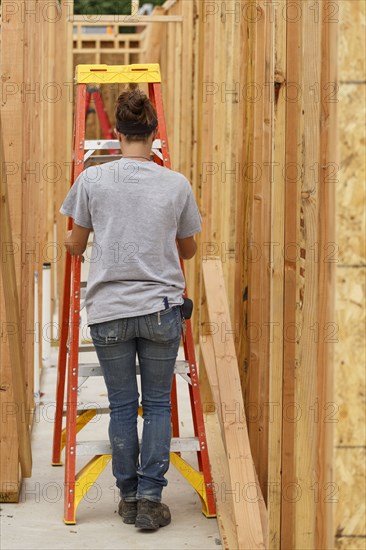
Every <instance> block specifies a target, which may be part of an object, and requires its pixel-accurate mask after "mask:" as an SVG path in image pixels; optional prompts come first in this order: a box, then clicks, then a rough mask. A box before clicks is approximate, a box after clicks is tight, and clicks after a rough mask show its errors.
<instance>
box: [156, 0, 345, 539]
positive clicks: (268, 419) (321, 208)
mask: <svg viewBox="0 0 366 550" xmlns="http://www.w3.org/2000/svg"><path fill="white" fill-rule="evenodd" d="M189 4H190V8H189V9H188V7H187V3H184V4H183V3H182V2H179V1H178V2H175V3H174V5H173V6H172V7H171V8H170V9H169V10H168V11H167V13H168V14H171V13H174V14H179V13H181V14H183V18H184V20H183V26H184V25H185V28H186V29H190V30H187V31H185V32H183V36H184V37H185V38H186V37H188V39H187V40H185V45H186V44H193V48H192V49H190V47H189V46H188V49H187V51H185V54H184V56H183V59H184V57H188V58H189V57H191V60H190V62H189V61H187V60H186V62H185V66H184V67H185V70H184V71H182V72H183V79H182V78H181V77H180V75H178V74H177V67H178V66H179V64H180V54H179V50H178V48H179V43H180V30H179V28H178V26H172V25H171V26H169V27H167V29H166V31H165V32H164V33H163V34H162V43H161V59H160V61H161V66H162V69H163V74H164V75H165V77H166V78H165V80H164V82H166V90H165V94H166V101H165V104H166V105H167V109H168V128H169V135H170V136H171V142H172V153H173V167H174V168H175V169H177V170H180V171H182V172H184V173H185V174H186V176H187V177H188V178H190V180H191V182H192V186H193V188H194V190H195V193H196V197H197V200H198V202H199V205H200V209H201V213H202V215H203V220H204V225H203V232H202V235H201V237H200V254H199V256H198V258H197V259H196V262H195V263H194V262H193V263H191V264H190V265H189V268H188V273H189V278H188V283H189V285H190V287H191V288H192V287H193V286H194V287H195V294H194V296H195V299H196V304H197V305H198V308H199V302H200V300H197V296H198V297H200V296H201V289H202V285H201V286H200V287H199V291H198V293H197V283H198V282H199V281H200V265H201V262H202V261H203V262H205V261H206V260H207V258H209V257H210V256H219V257H220V258H221V260H222V263H223V272H224V276H225V282H226V287H227V292H228V300H229V304H230V311H231V316H232V324H233V327H235V340H236V348H237V353H238V358H239V366H240V370H241V380H242V388H243V393H244V396H245V400H244V401H245V407H246V417H247V422H248V431H249V437H250V443H251V450H252V455H253V460H254V463H255V467H256V471H257V474H258V478H259V482H260V485H261V488H262V491H263V494H264V497H265V500H266V504H267V506H268V512H269V531H270V533H269V541H270V548H284V549H285V548H286V549H290V548H332V547H333V544H334V529H333V511H334V499H332V498H331V497H329V494H328V493H327V490H328V491H329V490H330V488H333V487H334V486H335V485H334V475H333V442H332V438H333V431H332V426H333V424H332V420H329V418H328V417H327V416H326V412H327V411H328V413H330V409H329V407H331V406H332V402H333V380H332V365H333V363H332V346H333V339H332V337H331V335H329V332H327V331H329V330H330V329H331V327H332V326H333V324H334V323H335V317H334V312H333V295H334V288H335V284H334V263H333V262H332V255H331V254H330V253H331V246H332V243H334V218H335V208H334V204H335V192H334V186H333V185H332V183H333V182H332V166H334V163H336V162H337V147H336V124H337V116H336V107H337V103H336V101H334V97H335V96H334V94H335V93H336V89H337V57H336V56H337V32H338V26H337V24H336V22H335V21H333V18H332V13H333V12H332V13H329V9H330V6H329V3H327V2H325V1H323V2H320V3H317V5H316V8H317V9H318V10H319V11H318V12H315V13H313V11H312V3H311V2H309V1H307V0H304V1H303V2H301V3H299V2H290V1H286V0H281V1H280V2H274V3H273V4H272V3H270V2H264V1H263V2H261V1H254V0H253V1H251V0H248V1H246V2H242V3H235V6H234V7H233V6H231V9H229V8H230V6H227V3H212V2H205V1H197V2H190V3H189ZM334 6H335V8H337V4H336V3H334ZM225 10H226V11H225ZM187 20H188V21H187ZM189 21H190V24H189ZM239 45H240V47H239ZM187 69H190V70H191V72H190V73H188V72H187ZM172 75H173V76H172ZM187 81H188V83H189V90H190V94H189V93H188V94H187V88H186V87H185V83H186V82H187ZM192 97H193V98H194V99H193V112H192V103H191V101H192ZM177 103H179V104H180V105H181V108H180V109H179V107H178V105H177ZM183 121H184V124H183ZM187 121H188V123H187ZM187 124H188V126H189V127H191V128H192V130H193V132H192V133H191V136H192V139H191V148H190V147H189V145H188V148H187V134H184V133H183V132H184V131H185V129H186V125H187ZM195 165H196V168H195ZM190 166H191V169H190V168H189V167H190ZM191 293H192V292H191ZM196 313H197V312H196ZM198 314H199V311H198ZM205 322H206V318H205V317H204V316H201V328H200V330H201V333H204V331H205ZM217 328H219V327H217ZM221 330H224V329H222V327H221ZM222 338H223V339H225V333H224V332H223V334H222ZM204 384H205V381H204V380H202V388H203V394H204V395H207V396H208V398H210V392H207V391H206V390H205V389H204ZM211 405H212V403H207V408H209V407H210V406H211ZM314 491H315V492H316V494H315V493H314ZM299 495H300V496H299ZM328 497H329V498H328Z"/></svg>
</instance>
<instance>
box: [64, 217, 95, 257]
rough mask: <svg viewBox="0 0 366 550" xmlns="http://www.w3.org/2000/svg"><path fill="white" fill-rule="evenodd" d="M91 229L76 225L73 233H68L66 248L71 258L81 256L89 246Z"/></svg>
mask: <svg viewBox="0 0 366 550" xmlns="http://www.w3.org/2000/svg"><path fill="white" fill-rule="evenodd" d="M90 231H91V229H89V228H87V227H82V226H81V225H77V224H76V223H74V225H73V228H72V230H71V231H68V232H67V234H66V239H65V242H64V244H65V248H66V250H67V251H68V252H69V253H70V254H71V256H80V255H81V254H83V252H84V251H85V249H86V245H87V244H88V238H89V233H90Z"/></svg>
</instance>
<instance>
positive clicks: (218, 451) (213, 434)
mask: <svg viewBox="0 0 366 550" xmlns="http://www.w3.org/2000/svg"><path fill="white" fill-rule="evenodd" d="M205 431H206V439H207V446H208V452H209V457H210V466H211V475H212V479H213V483H214V488H215V500H216V512H217V523H218V525H219V530H220V535H221V544H222V546H223V548H224V549H225V550H233V549H235V548H239V543H238V539H237V535H236V527H235V517H234V510H233V503H232V499H231V498H227V496H226V494H225V490H226V489H227V487H231V482H230V472H229V466H228V460H227V455H226V451H225V447H224V443H223V441H222V438H221V436H220V425H219V421H218V418H217V415H216V414H214V413H213V414H207V415H205ZM223 495H224V498H223Z"/></svg>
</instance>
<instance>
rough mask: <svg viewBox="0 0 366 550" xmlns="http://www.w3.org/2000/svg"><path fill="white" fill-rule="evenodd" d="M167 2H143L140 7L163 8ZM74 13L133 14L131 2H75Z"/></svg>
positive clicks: (157, 0) (76, 0)
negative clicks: (148, 5)
mask: <svg viewBox="0 0 366 550" xmlns="http://www.w3.org/2000/svg"><path fill="white" fill-rule="evenodd" d="M164 2H165V0H146V1H145V0H141V1H140V5H141V6H142V5H143V4H145V3H146V4H154V6H161V5H162V4H164ZM74 13H75V14H77V15H86V14H93V15H115V14H118V15H119V14H123V15H125V14H126V15H127V14H130V13H131V0H74Z"/></svg>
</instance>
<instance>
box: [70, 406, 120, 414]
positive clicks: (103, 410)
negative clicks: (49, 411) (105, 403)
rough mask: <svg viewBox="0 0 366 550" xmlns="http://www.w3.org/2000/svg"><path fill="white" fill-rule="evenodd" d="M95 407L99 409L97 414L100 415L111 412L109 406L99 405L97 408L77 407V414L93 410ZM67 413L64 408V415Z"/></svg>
mask: <svg viewBox="0 0 366 550" xmlns="http://www.w3.org/2000/svg"><path fill="white" fill-rule="evenodd" d="M93 409H94V410H96V411H97V415H99V414H109V413H110V409H109V407H98V408H97V409H96V408H95V407H83V408H82V409H77V411H76V414H77V415H78V416H79V415H80V414H82V413H85V412H86V411H89V410H93ZM66 414H67V410H66V409H64V410H63V411H62V415H63V416H66Z"/></svg>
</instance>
